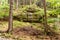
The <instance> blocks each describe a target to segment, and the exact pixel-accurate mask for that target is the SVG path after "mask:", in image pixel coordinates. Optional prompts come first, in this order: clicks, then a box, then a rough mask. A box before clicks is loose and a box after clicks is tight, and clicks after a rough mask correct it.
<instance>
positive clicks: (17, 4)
mask: <svg viewBox="0 0 60 40" xmlns="http://www.w3.org/2000/svg"><path fill="white" fill-rule="evenodd" d="M18 2H19V0H16V8H17V9H18V7H19V3H18Z"/></svg>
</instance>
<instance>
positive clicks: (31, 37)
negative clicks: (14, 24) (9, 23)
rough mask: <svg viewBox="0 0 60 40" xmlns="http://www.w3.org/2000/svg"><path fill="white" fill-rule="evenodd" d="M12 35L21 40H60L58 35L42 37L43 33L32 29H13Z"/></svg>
mask: <svg viewBox="0 0 60 40" xmlns="http://www.w3.org/2000/svg"><path fill="white" fill-rule="evenodd" d="M13 35H14V36H15V37H17V38H22V40H60V35H56V36H50V35H44V32H43V31H41V30H38V29H35V28H33V27H21V28H14V30H13ZM53 35H54V34H53Z"/></svg>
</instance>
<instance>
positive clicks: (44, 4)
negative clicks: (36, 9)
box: [43, 0, 48, 32]
mask: <svg viewBox="0 0 60 40" xmlns="http://www.w3.org/2000/svg"><path fill="white" fill-rule="evenodd" d="M43 6H44V14H45V15H44V27H45V32H47V31H48V30H47V13H46V0H43Z"/></svg>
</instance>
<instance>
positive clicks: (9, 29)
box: [8, 0, 13, 32]
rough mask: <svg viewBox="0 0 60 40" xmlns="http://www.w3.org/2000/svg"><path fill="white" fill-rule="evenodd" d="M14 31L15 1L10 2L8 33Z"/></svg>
mask: <svg viewBox="0 0 60 40" xmlns="http://www.w3.org/2000/svg"><path fill="white" fill-rule="evenodd" d="M12 30H13V0H10V10H9V25H8V32H11V31H12Z"/></svg>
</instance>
